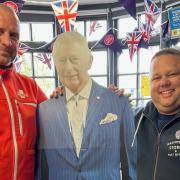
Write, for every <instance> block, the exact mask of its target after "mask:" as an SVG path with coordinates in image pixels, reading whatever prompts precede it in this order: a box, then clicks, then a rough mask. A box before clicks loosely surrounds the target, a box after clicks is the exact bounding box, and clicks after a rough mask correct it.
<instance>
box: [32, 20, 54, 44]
mask: <svg viewBox="0 0 180 180" xmlns="http://www.w3.org/2000/svg"><path fill="white" fill-rule="evenodd" d="M52 39H53V24H51V23H44V24H43V23H33V24H32V40H33V41H45V42H50V41H51V40H52Z"/></svg>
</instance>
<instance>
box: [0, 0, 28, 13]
mask: <svg viewBox="0 0 180 180" xmlns="http://www.w3.org/2000/svg"><path fill="white" fill-rule="evenodd" d="M0 3H3V4H6V5H8V6H10V7H11V8H13V9H14V11H15V12H16V13H17V14H19V13H20V11H21V9H22V7H23V5H24V3H25V0H10V1H7V0H1V1H0Z"/></svg>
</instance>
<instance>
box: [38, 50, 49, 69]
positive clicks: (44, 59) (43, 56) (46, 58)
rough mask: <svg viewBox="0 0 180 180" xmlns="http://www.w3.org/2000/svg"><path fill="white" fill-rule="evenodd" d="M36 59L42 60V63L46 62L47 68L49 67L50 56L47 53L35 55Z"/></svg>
mask: <svg viewBox="0 0 180 180" xmlns="http://www.w3.org/2000/svg"><path fill="white" fill-rule="evenodd" d="M36 58H37V59H39V60H40V61H42V63H44V64H47V66H48V68H49V69H51V68H52V66H51V56H50V55H49V54H47V53H41V54H39V55H38V56H36Z"/></svg>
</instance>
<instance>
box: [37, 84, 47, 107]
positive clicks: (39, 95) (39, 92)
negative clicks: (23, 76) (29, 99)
mask: <svg viewBox="0 0 180 180" xmlns="http://www.w3.org/2000/svg"><path fill="white" fill-rule="evenodd" d="M47 99H48V98H47V96H46V95H45V94H44V92H43V91H42V89H41V88H40V87H39V86H38V85H37V103H38V104H39V103H41V102H43V101H45V100H47Z"/></svg>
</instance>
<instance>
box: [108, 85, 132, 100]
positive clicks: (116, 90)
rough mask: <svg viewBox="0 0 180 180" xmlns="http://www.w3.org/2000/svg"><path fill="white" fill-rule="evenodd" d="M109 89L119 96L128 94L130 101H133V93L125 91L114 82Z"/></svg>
mask: <svg viewBox="0 0 180 180" xmlns="http://www.w3.org/2000/svg"><path fill="white" fill-rule="evenodd" d="M108 89H110V90H112V91H114V92H115V93H116V94H117V95H118V96H127V97H128V99H129V102H131V101H132V100H131V98H130V97H131V94H130V93H124V89H119V88H118V87H117V86H114V85H113V84H111V85H110V86H109V87H108Z"/></svg>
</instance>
